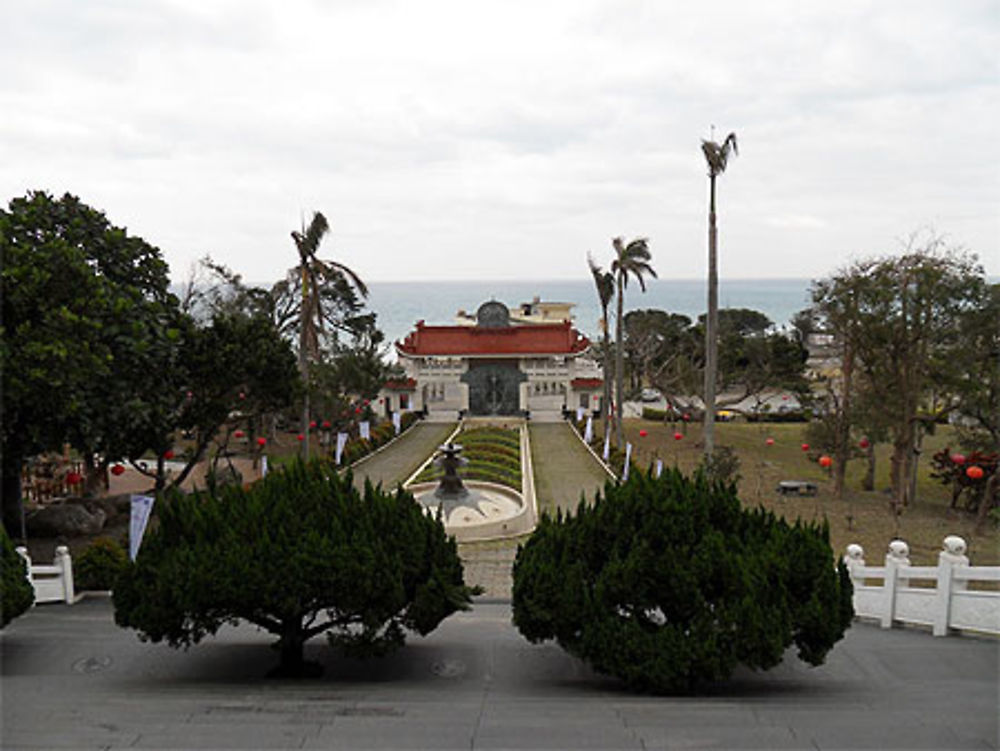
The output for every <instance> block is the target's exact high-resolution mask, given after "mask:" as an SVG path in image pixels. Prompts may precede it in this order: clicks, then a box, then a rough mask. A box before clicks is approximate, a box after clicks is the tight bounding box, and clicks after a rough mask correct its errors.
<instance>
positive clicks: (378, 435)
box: [334, 412, 420, 464]
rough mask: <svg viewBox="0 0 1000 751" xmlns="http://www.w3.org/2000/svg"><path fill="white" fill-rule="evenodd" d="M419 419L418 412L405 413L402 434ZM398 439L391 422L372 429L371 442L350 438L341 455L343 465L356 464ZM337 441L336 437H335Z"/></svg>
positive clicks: (401, 423)
mask: <svg viewBox="0 0 1000 751" xmlns="http://www.w3.org/2000/svg"><path fill="white" fill-rule="evenodd" d="M418 419H420V418H419V415H417V413H416V412H404V413H403V416H402V417H401V418H400V433H403V432H404V431H405V430H407V429H408V428H409V427H410V426H411V425H413V423H415V422H416V421H417V420H418ZM395 437H396V427H395V426H394V425H393V424H392V423H391V422H382V423H379V424H378V425H376V426H375V427H373V428H372V429H371V440H366V439H364V438H361V437H360V436H359V437H353V438H349V439H348V441H347V443H346V444H345V445H344V453H343V454H342V455H341V458H340V461H341V463H342V464H354V462H356V461H358V460H359V459H363V458H364V457H366V456H368V454H370V453H371V452H373V451H374V450H375V449H377V448H379V447H380V446H384V445H385V444H387V443H388V442H389V441H391V440H392V439H393V438H395ZM334 440H336V437H334Z"/></svg>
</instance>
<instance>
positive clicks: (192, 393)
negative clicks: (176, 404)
mask: <svg viewBox="0 0 1000 751" xmlns="http://www.w3.org/2000/svg"><path fill="white" fill-rule="evenodd" d="M192 396H194V392H193V391H188V392H187V398H188V399H190V398H191V397H192Z"/></svg>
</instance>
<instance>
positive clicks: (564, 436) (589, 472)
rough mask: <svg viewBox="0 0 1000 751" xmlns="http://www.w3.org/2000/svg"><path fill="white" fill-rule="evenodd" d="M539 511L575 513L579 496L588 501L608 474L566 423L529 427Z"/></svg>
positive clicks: (602, 485) (600, 486)
mask: <svg viewBox="0 0 1000 751" xmlns="http://www.w3.org/2000/svg"><path fill="white" fill-rule="evenodd" d="M529 429H530V431H531V457H532V459H533V460H534V463H535V494H536V496H537V497H538V510H539V511H540V512H542V511H549V512H552V513H554V512H555V510H556V509H557V508H561V509H563V510H575V509H576V507H577V505H578V504H579V503H580V494H581V493H582V494H584V495H585V496H586V498H587V500H588V501H592V500H593V499H594V494H595V493H596V492H597V491H598V490H600V489H602V488H603V487H604V481H605V480H606V479H608V476H607V474H606V473H605V472H604V470H603V469H602V468H601V465H600V464H598V463H597V461H596V460H595V459H594V457H593V456H591V454H590V452H589V451H587V449H586V448H585V447H584V445H583V443H581V442H580V441H579V440H578V439H577V437H576V436H575V435H573V432H572V428H570V426H569V425H568V424H567V423H565V422H561V423H552V424H544V425H543V424H536V423H531V427H530V428H529Z"/></svg>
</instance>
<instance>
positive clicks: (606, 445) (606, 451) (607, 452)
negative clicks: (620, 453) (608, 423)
mask: <svg viewBox="0 0 1000 751" xmlns="http://www.w3.org/2000/svg"><path fill="white" fill-rule="evenodd" d="M609 456H611V431H610V430H609V431H608V434H607V435H606V436H604V461H607V460H608V457H609Z"/></svg>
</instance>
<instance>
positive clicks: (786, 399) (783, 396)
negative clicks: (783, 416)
mask: <svg viewBox="0 0 1000 751" xmlns="http://www.w3.org/2000/svg"><path fill="white" fill-rule="evenodd" d="M781 401H783V402H787V401H788V394H782V395H781Z"/></svg>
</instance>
